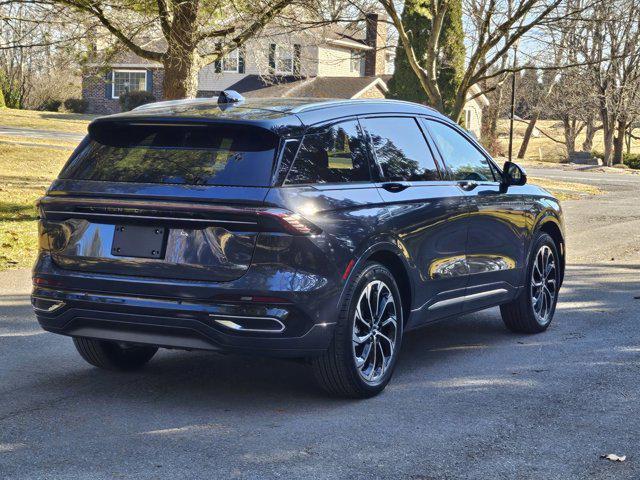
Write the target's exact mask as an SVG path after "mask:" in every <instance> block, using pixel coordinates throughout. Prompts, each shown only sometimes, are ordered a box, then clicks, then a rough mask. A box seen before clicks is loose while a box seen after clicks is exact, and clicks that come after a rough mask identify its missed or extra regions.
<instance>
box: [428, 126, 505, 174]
mask: <svg viewBox="0 0 640 480" xmlns="http://www.w3.org/2000/svg"><path fill="white" fill-rule="evenodd" d="M427 124H428V125H429V132H430V133H431V136H432V137H433V140H434V141H435V143H436V146H437V147H438V150H439V151H440V154H441V155H442V159H443V160H444V162H445V163H446V164H447V166H448V167H449V170H451V175H452V176H453V180H476V181H490V182H493V181H494V180H495V179H494V176H493V170H492V169H491V166H490V165H489V161H488V160H487V159H486V157H485V156H484V155H483V154H482V153H481V152H480V150H478V149H477V148H476V147H475V146H474V145H473V144H472V143H471V142H470V141H469V140H467V139H466V138H465V137H464V136H463V135H462V134H460V133H459V132H457V131H456V130H454V129H453V128H451V127H449V126H447V125H445V124H444V123H440V122H435V121H432V120H427Z"/></svg>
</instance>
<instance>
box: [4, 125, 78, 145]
mask: <svg viewBox="0 0 640 480" xmlns="http://www.w3.org/2000/svg"><path fill="white" fill-rule="evenodd" d="M0 135H6V136H15V137H27V138H36V139H39V140H67V141H70V142H71V141H75V142H79V141H80V140H82V139H83V138H84V134H82V133H73V132H57V131H54V130H42V129H35V128H18V127H5V126H1V125H0Z"/></svg>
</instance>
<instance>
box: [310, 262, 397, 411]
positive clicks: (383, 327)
mask: <svg viewBox="0 0 640 480" xmlns="http://www.w3.org/2000/svg"><path fill="white" fill-rule="evenodd" d="M401 342H402V300H401V297H400V292H399V290H398V286H397V284H396V281H395V279H394V278H393V275H392V273H391V272H390V271H389V270H388V269H387V268H386V267H384V266H383V265H381V264H379V263H375V262H369V263H367V264H366V265H365V267H364V268H363V269H362V271H360V272H359V273H358V274H357V275H356V276H355V278H353V279H352V280H351V282H350V284H349V286H348V287H347V293H346V295H345V298H344V301H343V304H342V310H341V312H340V316H339V318H338V323H337V325H336V330H335V335H334V338H333V340H332V342H331V345H330V346H329V349H328V350H327V351H326V352H325V353H324V354H323V355H321V356H320V357H317V358H315V359H314V360H313V361H312V365H313V369H314V373H315V376H316V379H317V381H318V383H319V384H320V385H321V386H322V387H323V388H324V389H325V390H326V391H328V392H329V393H330V394H332V395H336V396H340V397H350V398H368V397H372V396H374V395H377V394H378V393H380V392H381V391H382V390H384V388H385V387H386V385H387V383H389V380H390V379H391V375H392V374H393V370H394V368H395V365H396V361H397V359H398V353H399V351H400V344H401Z"/></svg>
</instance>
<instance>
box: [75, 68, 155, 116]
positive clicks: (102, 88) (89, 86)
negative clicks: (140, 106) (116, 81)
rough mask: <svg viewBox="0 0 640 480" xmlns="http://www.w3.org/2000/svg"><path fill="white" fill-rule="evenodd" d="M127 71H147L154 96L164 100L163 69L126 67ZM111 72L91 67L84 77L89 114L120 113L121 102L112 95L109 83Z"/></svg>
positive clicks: (83, 91)
mask: <svg viewBox="0 0 640 480" xmlns="http://www.w3.org/2000/svg"><path fill="white" fill-rule="evenodd" d="M117 69H118V68H116V69H115V70H117ZM126 69H127V70H140V71H145V70H146V71H147V76H149V75H151V79H152V80H151V84H152V92H153V96H154V97H156V99H157V100H162V98H163V92H162V82H163V80H164V70H163V69H162V67H156V66H153V67H150V68H135V67H128V66H127V67H126ZM110 73H111V70H105V69H104V68H98V67H89V68H86V69H85V71H84V73H83V75H82V98H84V99H85V100H87V102H88V106H87V113H98V114H112V113H118V112H120V111H121V109H120V101H119V99H117V98H113V96H112V95H111V82H110V81H107V76H108V75H109V74H110Z"/></svg>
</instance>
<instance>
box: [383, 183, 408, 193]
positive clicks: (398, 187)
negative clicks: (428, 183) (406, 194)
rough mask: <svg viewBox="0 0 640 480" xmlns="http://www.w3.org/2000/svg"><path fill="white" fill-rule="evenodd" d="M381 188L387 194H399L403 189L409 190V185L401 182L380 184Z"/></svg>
mask: <svg viewBox="0 0 640 480" xmlns="http://www.w3.org/2000/svg"><path fill="white" fill-rule="evenodd" d="M382 188H384V189H385V190H386V191H388V192H401V191H403V190H404V189H405V188H409V184H408V183H403V182H386V183H383V184H382Z"/></svg>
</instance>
